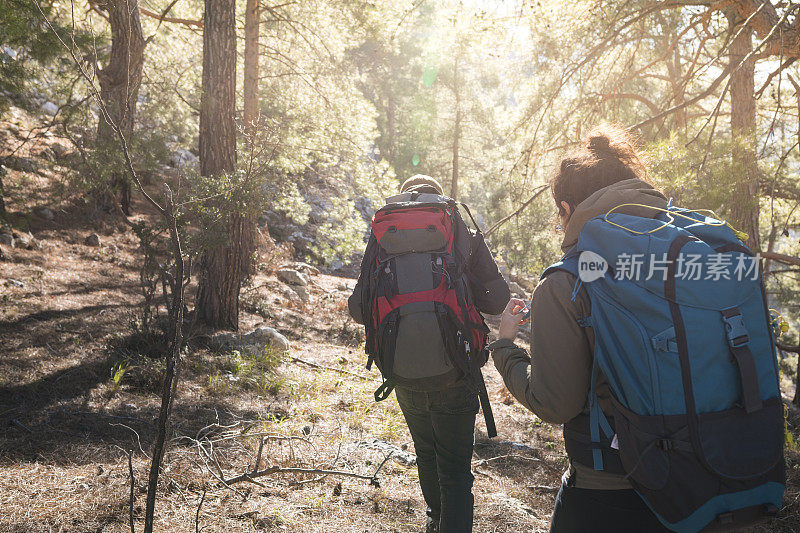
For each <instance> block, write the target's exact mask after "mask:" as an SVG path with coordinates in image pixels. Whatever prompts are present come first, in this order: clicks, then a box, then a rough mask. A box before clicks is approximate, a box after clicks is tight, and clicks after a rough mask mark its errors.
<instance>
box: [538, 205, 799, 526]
mask: <svg viewBox="0 0 800 533" xmlns="http://www.w3.org/2000/svg"><path fill="white" fill-rule="evenodd" d="M618 207H622V206H618ZM640 207H644V206H640ZM616 209H617V208H614V209H612V210H611V211H610V212H609V213H606V214H605V215H600V216H597V217H595V218H593V219H591V220H589V221H588V222H587V223H586V224H585V226H584V227H583V229H582V230H581V233H580V236H579V239H578V242H577V244H576V246H575V247H573V249H572V250H570V251H569V252H567V254H566V255H565V256H564V257H563V258H562V260H561V261H560V262H559V263H556V264H555V265H552V266H551V267H549V268H548V269H547V270H545V272H544V273H543V274H542V277H544V276H547V275H549V274H550V273H552V272H553V271H555V270H564V271H567V272H570V273H572V274H574V275H575V276H576V277H577V278H578V279H577V281H576V285H575V292H574V295H573V299H574V298H575V296H576V295H577V294H578V291H579V290H581V289H582V288H583V290H585V291H586V292H587V294H588V296H589V300H590V302H591V316H587V317H582V318H581V325H582V326H584V327H591V328H592V329H593V330H594V335H595V346H594V363H593V367H592V378H591V385H590V391H589V398H588V405H589V415H581V416H579V417H577V418H576V419H574V420H572V421H570V422H569V423H567V424H566V425H565V426H564V439H565V443H566V446H567V452H568V454H569V456H570V459H571V460H572V461H578V462H580V463H582V464H586V465H587V466H589V467H593V468H594V469H595V470H607V471H611V472H617V473H624V474H625V475H626V477H627V478H628V479H629V481H630V482H631V484H632V485H633V487H634V489H635V490H636V492H637V493H638V494H639V495H640V496H641V497H642V499H643V500H644V501H645V502H646V503H647V505H648V506H649V507H650V508H651V509H652V510H653V512H654V513H655V514H656V515H657V516H658V518H659V520H660V521H661V522H662V523H663V524H664V525H665V526H666V527H667V528H669V529H671V530H673V531H680V532H684V531H685V532H690V531H700V530H704V529H725V530H728V529H730V528H733V527H741V526H743V525H746V524H748V523H753V522H755V521H758V520H760V519H762V518H763V517H765V516H771V515H775V514H777V512H778V511H779V509H780V506H781V501H782V498H783V493H784V490H785V471H784V469H785V465H784V458H783V443H784V418H783V405H782V402H781V395H780V388H779V385H778V369H777V359H776V354H775V347H774V339H773V332H772V328H771V325H770V317H769V310H768V308H767V304H766V296H765V291H764V285H763V280H762V277H761V272H760V269H759V265H758V261H757V260H758V258H757V257H756V256H754V255H753V254H752V252H751V251H750V250H749V249H748V248H746V247H745V246H744V245H743V244H742V242H741V241H740V240H739V239H738V238H737V237H736V234H735V233H734V231H733V230H732V228H731V227H730V226H729V225H728V224H727V223H725V222H721V221H719V220H716V219H714V218H710V217H706V216H704V215H702V214H700V213H698V212H696V211H690V210H686V209H680V208H676V207H672V206H670V207H668V208H667V209H666V210H661V209H655V208H654V215H656V216H655V217H654V218H643V217H637V216H632V215H626V214H622V213H618V212H614V211H615V210H616ZM698 271H699V272H700V273H699V274H698ZM598 371H600V372H602V374H603V376H604V377H605V378H606V380H607V381H608V385H609V389H610V391H611V396H612V398H611V400H612V404H613V417H612V416H609V417H606V416H605V415H604V413H603V411H602V410H601V409H600V407H599V405H598V402H597V396H596V391H595V386H596V383H595V382H596V379H597V376H598ZM609 414H610V413H609Z"/></svg>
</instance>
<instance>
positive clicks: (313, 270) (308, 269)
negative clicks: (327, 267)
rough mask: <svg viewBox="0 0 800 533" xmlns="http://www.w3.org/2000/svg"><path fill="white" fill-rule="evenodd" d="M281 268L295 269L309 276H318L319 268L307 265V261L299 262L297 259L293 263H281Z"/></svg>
mask: <svg viewBox="0 0 800 533" xmlns="http://www.w3.org/2000/svg"><path fill="white" fill-rule="evenodd" d="M281 268H284V269H292V270H297V271H299V272H302V273H303V274H306V275H309V276H319V269H318V268H317V267H315V266H314V265H309V264H308V263H303V262H299V261H298V262H295V263H291V264H286V265H283V266H282V267H281Z"/></svg>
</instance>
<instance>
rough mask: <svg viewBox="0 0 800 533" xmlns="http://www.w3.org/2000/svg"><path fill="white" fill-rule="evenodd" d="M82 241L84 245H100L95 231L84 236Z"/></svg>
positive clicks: (98, 236)
mask: <svg viewBox="0 0 800 533" xmlns="http://www.w3.org/2000/svg"><path fill="white" fill-rule="evenodd" d="M83 243H84V244H85V245H86V246H100V235H98V234H97V233H91V234H89V235H87V236H86V238H85V239H84V240H83Z"/></svg>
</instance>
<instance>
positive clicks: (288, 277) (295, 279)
mask: <svg viewBox="0 0 800 533" xmlns="http://www.w3.org/2000/svg"><path fill="white" fill-rule="evenodd" d="M277 275H278V279H279V280H281V281H282V282H284V283H286V284H288V285H299V286H300V287H305V286H306V285H308V279H307V278H306V276H305V275H304V274H301V273H300V272H298V271H297V270H293V269H290V268H282V269H280V270H278V272H277Z"/></svg>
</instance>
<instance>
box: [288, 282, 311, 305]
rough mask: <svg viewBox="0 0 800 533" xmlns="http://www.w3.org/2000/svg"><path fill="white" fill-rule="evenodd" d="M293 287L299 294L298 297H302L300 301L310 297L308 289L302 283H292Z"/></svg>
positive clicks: (305, 300)
mask: <svg viewBox="0 0 800 533" xmlns="http://www.w3.org/2000/svg"><path fill="white" fill-rule="evenodd" d="M291 289H292V290H293V291H294V293H295V294H297V297H298V298H300V301H302V302H307V301H308V300H309V298H310V296H309V294H308V290H307V289H306V288H305V287H304V286H302V285H292V286H291Z"/></svg>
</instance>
